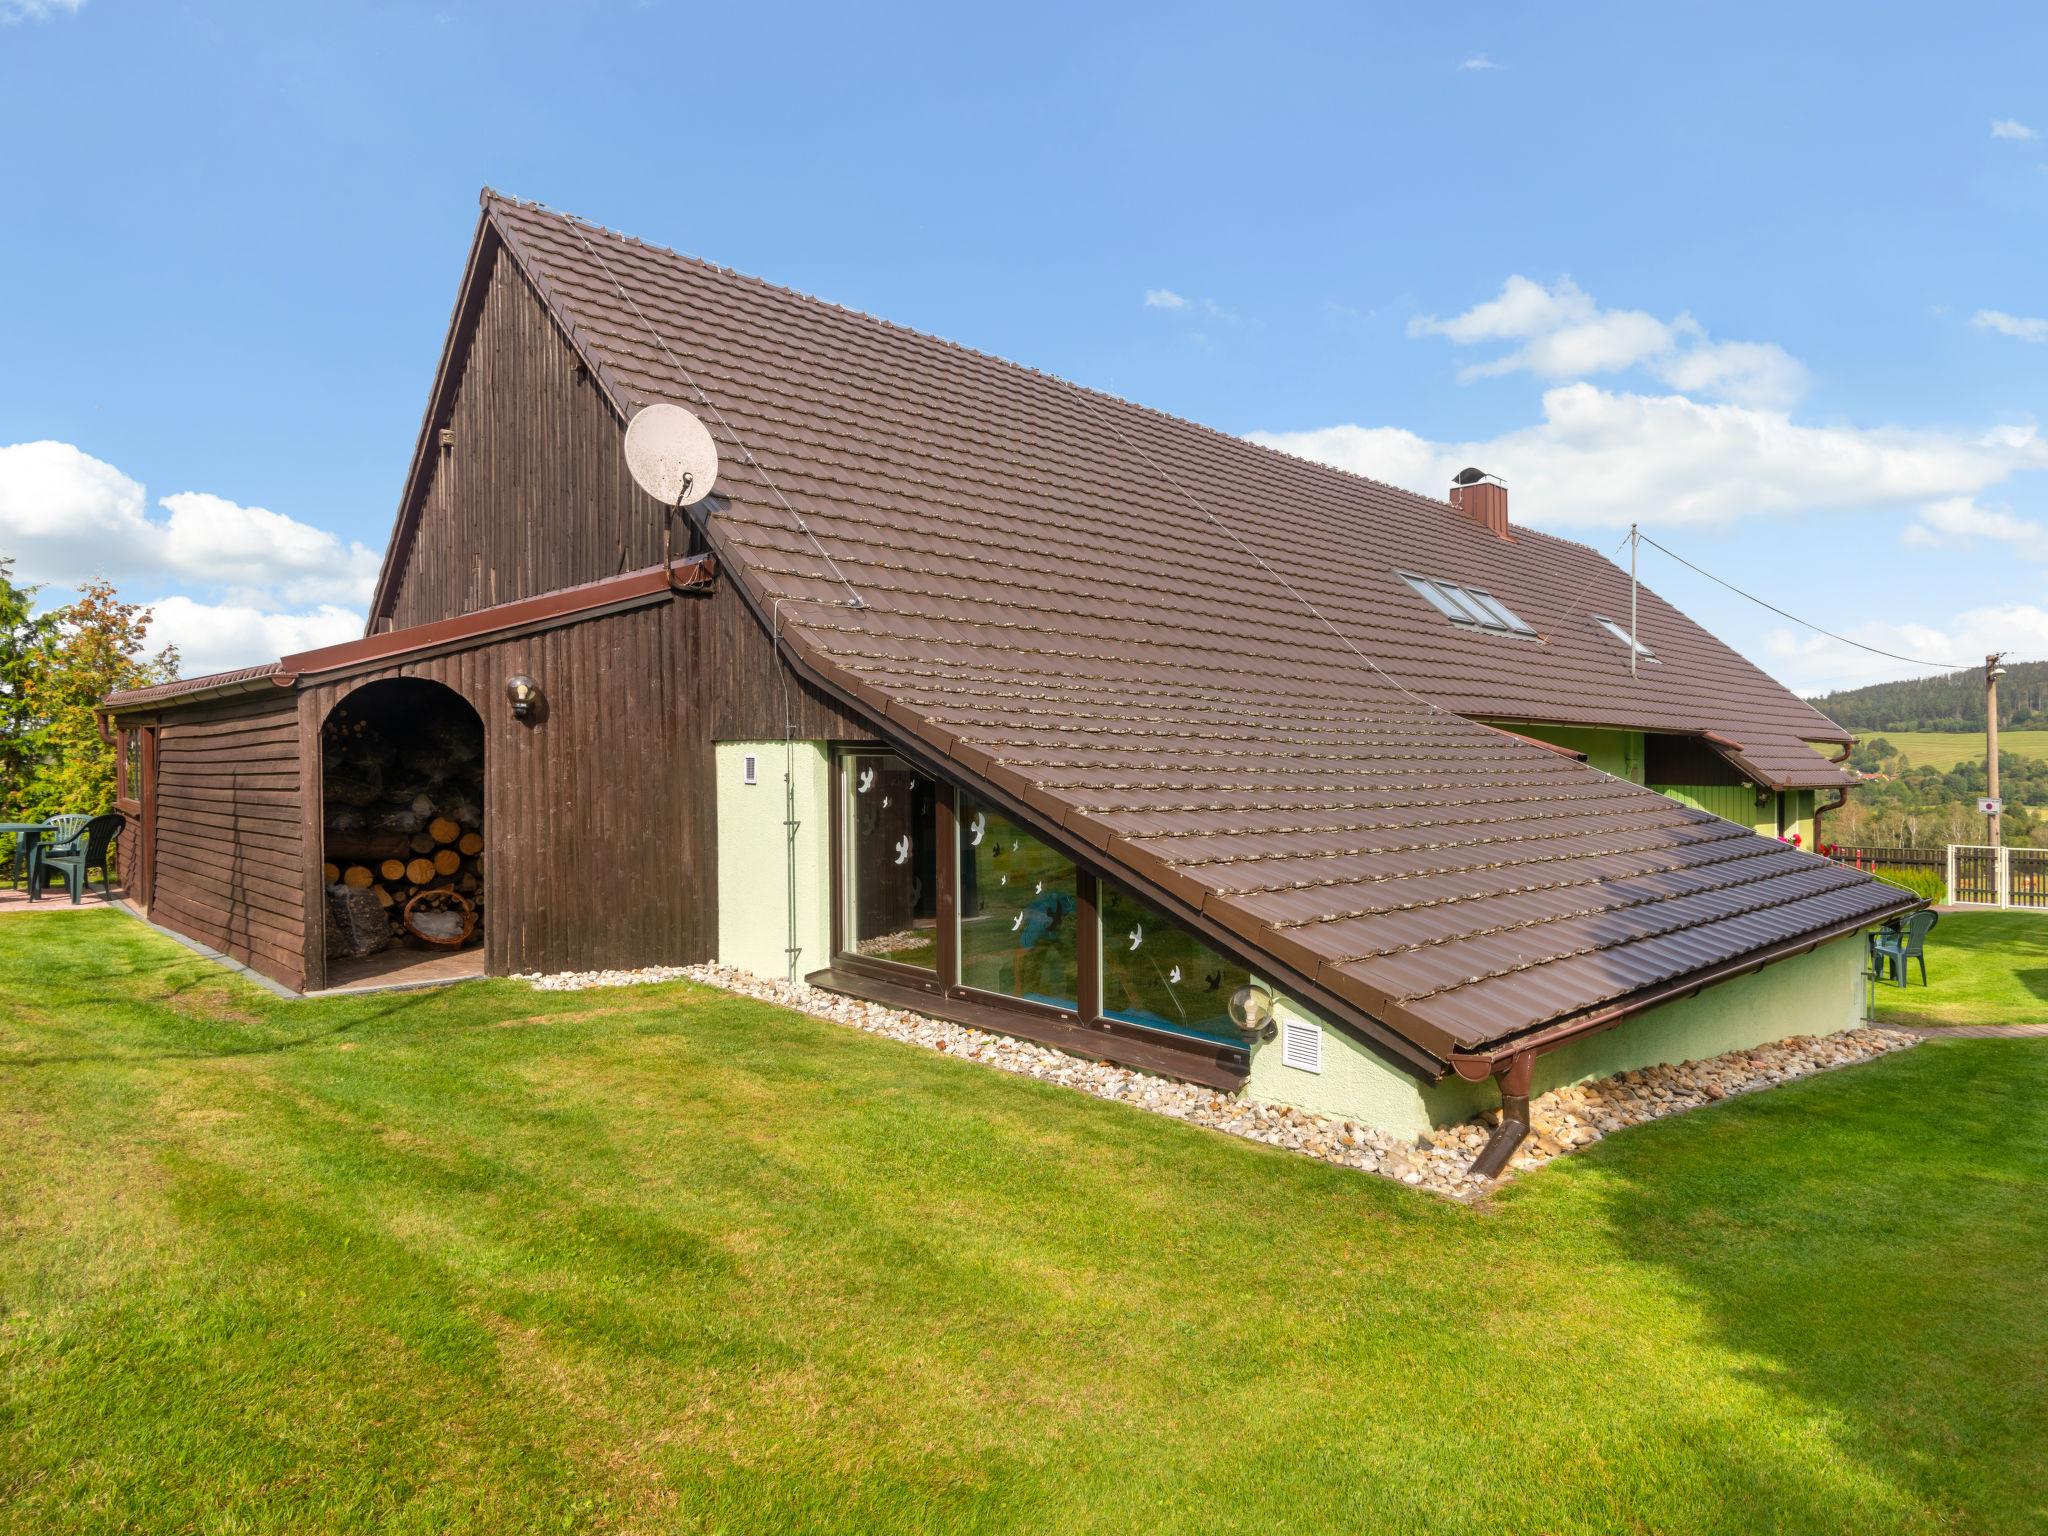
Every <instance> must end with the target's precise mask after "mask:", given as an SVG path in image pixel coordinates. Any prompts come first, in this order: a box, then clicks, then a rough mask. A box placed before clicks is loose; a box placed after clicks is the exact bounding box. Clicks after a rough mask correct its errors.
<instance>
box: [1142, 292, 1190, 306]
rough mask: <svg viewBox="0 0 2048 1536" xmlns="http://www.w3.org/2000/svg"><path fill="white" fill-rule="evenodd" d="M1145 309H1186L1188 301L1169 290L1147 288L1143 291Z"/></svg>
mask: <svg viewBox="0 0 2048 1536" xmlns="http://www.w3.org/2000/svg"><path fill="white" fill-rule="evenodd" d="M1145 307H1146V308H1147V309H1186V308H1187V307H1188V301H1187V300H1186V299H1184V298H1182V297H1181V296H1180V295H1179V294H1177V293H1175V292H1174V291H1173V290H1172V289H1171V288H1147V289H1146V290H1145Z"/></svg>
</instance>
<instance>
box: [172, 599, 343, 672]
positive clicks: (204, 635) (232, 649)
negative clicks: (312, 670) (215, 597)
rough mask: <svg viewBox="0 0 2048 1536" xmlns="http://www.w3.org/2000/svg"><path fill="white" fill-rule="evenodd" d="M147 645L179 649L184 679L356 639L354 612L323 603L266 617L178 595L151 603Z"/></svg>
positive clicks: (252, 610)
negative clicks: (172, 646) (300, 610)
mask: <svg viewBox="0 0 2048 1536" xmlns="http://www.w3.org/2000/svg"><path fill="white" fill-rule="evenodd" d="M150 608H151V617H150V624H149V646H150V649H152V650H154V649H156V648H157V647H159V646H163V645H175V646H176V647H177V648H178V667H179V671H181V672H182V673H183V674H184V675H185V676H187V677H200V676H203V675H204V674H206V673H208V672H225V671H228V670H229V669H230V668H233V667H251V666H256V665H258V664H260V663H262V662H266V661H275V660H277V658H278V657H280V656H289V655H291V654H292V653H293V652H294V651H310V650H313V649H315V648H316V647H319V646H323V645H339V644H340V643H341V642H342V641H344V640H360V639H361V638H362V634H363V615H362V613H361V612H360V611H359V610H356V609H351V608H342V607H337V606H335V605H334V604H331V603H322V604H321V605H319V606H318V607H316V608H313V609H311V610H309V611H307V612H304V613H271V612H266V611H264V610H263V609H261V608H254V607H250V606H248V605H246V604H241V603H202V602H197V601H195V600H194V599H192V598H189V597H186V596H184V595H182V594H178V595H174V596H171V597H165V598H159V599H158V600H157V601H156V602H154V603H152V604H150Z"/></svg>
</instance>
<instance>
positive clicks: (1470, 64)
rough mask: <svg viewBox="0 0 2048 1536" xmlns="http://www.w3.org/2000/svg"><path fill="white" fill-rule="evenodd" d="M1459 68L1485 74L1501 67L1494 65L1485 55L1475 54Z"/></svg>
mask: <svg viewBox="0 0 2048 1536" xmlns="http://www.w3.org/2000/svg"><path fill="white" fill-rule="evenodd" d="M1458 68H1460V69H1469V70H1474V71H1479V72H1483V71H1485V70H1489V69H1499V68H1500V66H1499V65H1498V64H1496V63H1494V62H1493V60H1491V59H1489V58H1488V57H1487V56H1486V55H1485V54H1483V53H1475V54H1473V55H1472V57H1471V58H1469V59H1467V60H1465V62H1464V63H1462V64H1460V65H1459V66H1458Z"/></svg>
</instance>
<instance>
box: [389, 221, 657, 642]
mask: <svg viewBox="0 0 2048 1536" xmlns="http://www.w3.org/2000/svg"><path fill="white" fill-rule="evenodd" d="M479 282H480V284H481V293H480V296H479V298H478V299H477V302H476V309H475V313H474V315H473V317H470V316H465V317H464V319H465V321H466V322H468V323H469V325H470V329H469V333H468V334H469V343H468V346H467V349H466V350H465V351H464V352H463V353H462V355H461V357H460V358H459V359H458V363H457V366H456V369H455V371H454V380H453V391H452V399H451V400H450V403H449V406H448V409H447V410H446V412H445V413H444V415H443V416H442V418H441V419H440V420H439V421H438V422H436V423H435V424H434V425H435V427H436V428H442V427H445V428H447V429H448V430H449V431H450V433H451V434H452V440H451V442H450V445H449V446H447V447H445V448H442V447H438V446H431V445H430V448H429V455H430V456H429V459H428V462H427V464H426V465H425V472H424V474H423V476H422V477H421V481H420V483H418V484H415V485H413V486H411V487H409V489H408V497H409V498H411V499H412V500H413V501H416V502H417V514H416V515H417V517H418V519H419V526H418V529H417V531H416V532H415V533H414V535H413V537H412V538H411V539H410V540H409V541H408V542H406V543H404V544H403V545H402V546H401V550H400V555H401V559H402V562H403V563H402V565H401V567H400V569H399V571H398V573H397V576H396V580H395V582H394V584H393V588H392V597H391V601H390V604H389V610H388V612H387V613H385V614H382V615H380V616H379V617H380V618H383V619H388V620H389V621H390V622H389V625H388V626H387V627H391V628H404V627H405V626H407V625H411V624H425V623H431V622H432V621H434V620H436V619H445V618H452V617H454V616H455V615H457V614H463V613H472V612H474V611H475V610H477V609H479V608H488V607H490V606H492V605H493V604H496V603H509V602H512V601H514V600H516V599H518V598H522V597H535V596H538V595H539V594H540V593H543V592H552V591H555V590H556V589H558V588H561V587H567V586H574V585H576V584H578V583H581V582H586V581H598V580H601V579H602V578H604V577H606V576H616V575H619V574H620V573H621V572H624V571H632V570H641V569H644V568H645V567H647V566H650V565H653V564H655V563H656V562H657V561H658V560H659V559H660V558H661V508H660V506H659V505H658V504H657V503H656V502H655V501H654V500H653V499H652V498H650V497H649V496H647V495H646V494H645V493H644V492H642V491H641V490H640V488H639V487H638V486H636V485H634V484H633V481H632V478H631V477H630V476H629V475H628V474H627V472H626V463H625V459H624V456H623V455H622V454H621V452H620V434H621V428H620V426H619V423H618V419H617V417H616V416H615V415H614V414H613V412H612V409H611V406H610V405H609V404H608V403H607V402H606V400H605V398H604V395H603V392H602V391H601V390H599V388H598V387H597V385H596V384H595V383H594V382H592V381H591V380H590V379H589V377H588V376H587V375H585V374H584V373H583V371H582V369H581V367H580V365H579V363H578V360H577V357H576V354H575V352H574V351H573V350H572V349H571V347H570V346H569V344H568V342H567V341H566V340H565V339H564V338H563V336H562V333H561V331H560V330H559V329H557V327H556V325H555V322H554V321H553V320H552V319H551V318H550V317H549V315H548V313H547V311H546V310H545V309H544V308H543V307H542V305H541V303H540V301H539V299H538V298H536V297H535V295H534V292H533V289H532V287H531V286H530V285H529V284H528V283H527V281H526V279H525V278H524V277H523V276H522V275H521V273H520V271H519V269H518V267H517V266H516V265H515V264H514V263H513V261H512V259H511V258H510V257H509V256H507V255H506V254H505V251H504V248H503V247H502V246H501V245H499V244H498V242H497V240H496V239H495V237H492V236H489V235H488V234H487V235H486V236H485V250H484V252H483V253H482V260H481V261H480V263H479ZM430 437H431V434H430ZM678 553H681V551H680V550H679V551H678Z"/></svg>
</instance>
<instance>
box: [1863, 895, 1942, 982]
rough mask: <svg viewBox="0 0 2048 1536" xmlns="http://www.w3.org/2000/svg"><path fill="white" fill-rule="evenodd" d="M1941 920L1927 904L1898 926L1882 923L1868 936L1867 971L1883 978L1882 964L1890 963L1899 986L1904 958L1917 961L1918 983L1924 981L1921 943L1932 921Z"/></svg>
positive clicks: (1922, 944) (1932, 926)
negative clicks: (1876, 930) (1880, 928)
mask: <svg viewBox="0 0 2048 1536" xmlns="http://www.w3.org/2000/svg"><path fill="white" fill-rule="evenodd" d="M1940 921H1941V914H1940V913H1939V912H1936V911H1934V910H1933V909H1932V908H1930V907H1922V908H1921V909H1920V910H1919V911H1918V912H1915V913H1914V914H1913V915H1912V916H1911V917H1909V918H1907V919H1906V921H1905V923H1904V925H1903V926H1900V927H1886V928H1884V929H1882V930H1881V931H1879V932H1877V933H1873V934H1872V935H1871V936H1870V973H1871V975H1872V976H1874V977H1875V978H1876V979H1877V980H1879V981H1883V980H1884V973H1885V967H1886V966H1887V965H1889V966H1890V967H1891V973H1892V979H1893V980H1894V981H1896V982H1897V983H1898V984H1899V985H1900V986H1901V987H1903V986H1905V984H1906V962H1907V961H1908V960H1918V961H1919V962H1920V985H1921V986H1923V987H1924V986H1926V985H1927V951H1926V950H1925V948H1923V946H1924V945H1925V943H1926V942H1927V935H1928V934H1929V933H1930V932H1931V931H1932V930H1933V928H1934V925H1935V924H1936V923H1938V922H1940Z"/></svg>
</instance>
